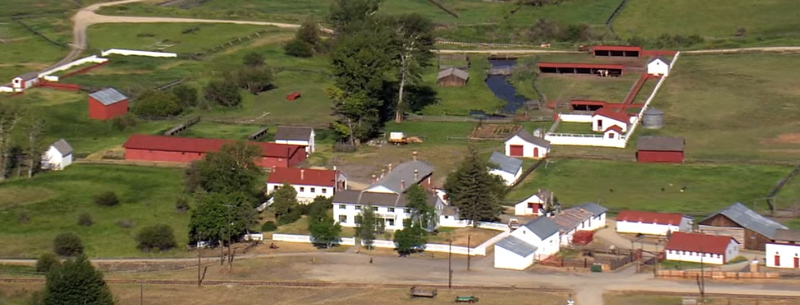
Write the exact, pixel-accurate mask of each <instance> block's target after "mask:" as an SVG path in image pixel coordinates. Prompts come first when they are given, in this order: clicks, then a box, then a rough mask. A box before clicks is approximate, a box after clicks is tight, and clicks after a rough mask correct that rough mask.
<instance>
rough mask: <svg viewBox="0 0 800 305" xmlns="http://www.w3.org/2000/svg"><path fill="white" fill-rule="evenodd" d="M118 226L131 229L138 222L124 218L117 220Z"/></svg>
mask: <svg viewBox="0 0 800 305" xmlns="http://www.w3.org/2000/svg"><path fill="white" fill-rule="evenodd" d="M117 226H119V227H120V228H123V229H130V228H133V227H135V226H136V223H135V222H133V220H130V219H122V220H119V221H117Z"/></svg>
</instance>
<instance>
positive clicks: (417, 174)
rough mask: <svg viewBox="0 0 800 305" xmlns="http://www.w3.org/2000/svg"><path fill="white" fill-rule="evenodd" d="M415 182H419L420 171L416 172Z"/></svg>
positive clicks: (416, 170)
mask: <svg viewBox="0 0 800 305" xmlns="http://www.w3.org/2000/svg"><path fill="white" fill-rule="evenodd" d="M414 182H419V170H418V169H415V170H414Z"/></svg>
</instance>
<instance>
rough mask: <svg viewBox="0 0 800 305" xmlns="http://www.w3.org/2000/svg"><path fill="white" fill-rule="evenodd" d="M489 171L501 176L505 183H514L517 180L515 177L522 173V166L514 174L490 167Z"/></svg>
mask: <svg viewBox="0 0 800 305" xmlns="http://www.w3.org/2000/svg"><path fill="white" fill-rule="evenodd" d="M489 173H490V174H492V175H498V176H500V177H501V178H503V181H504V182H505V183H506V185H511V184H512V183H514V181H517V178H519V176H521V175H522V168H520V169H519V171H517V173H516V174H512V173H509V172H505V171H502V170H499V169H492V170H490V171H489Z"/></svg>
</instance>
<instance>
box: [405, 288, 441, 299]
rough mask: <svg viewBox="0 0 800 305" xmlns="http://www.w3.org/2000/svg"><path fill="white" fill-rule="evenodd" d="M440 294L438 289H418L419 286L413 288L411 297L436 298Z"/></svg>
mask: <svg viewBox="0 0 800 305" xmlns="http://www.w3.org/2000/svg"><path fill="white" fill-rule="evenodd" d="M438 293H439V292H438V291H437V290H436V289H432V288H431V289H424V288H417V286H413V287H411V297H412V298H435V297H436V295H437V294H438Z"/></svg>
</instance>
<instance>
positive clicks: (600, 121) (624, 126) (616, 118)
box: [592, 107, 631, 134]
mask: <svg viewBox="0 0 800 305" xmlns="http://www.w3.org/2000/svg"><path fill="white" fill-rule="evenodd" d="M630 124H631V117H630V116H629V115H628V114H627V113H625V112H619V111H616V110H612V109H611V108H607V107H603V108H600V110H597V111H595V112H594V114H592V130H593V131H597V132H603V133H605V132H607V131H608V130H609V128H610V127H612V126H617V127H619V129H620V130H621V131H619V132H620V133H623V134H624V133H626V132H628V126H630Z"/></svg>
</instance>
